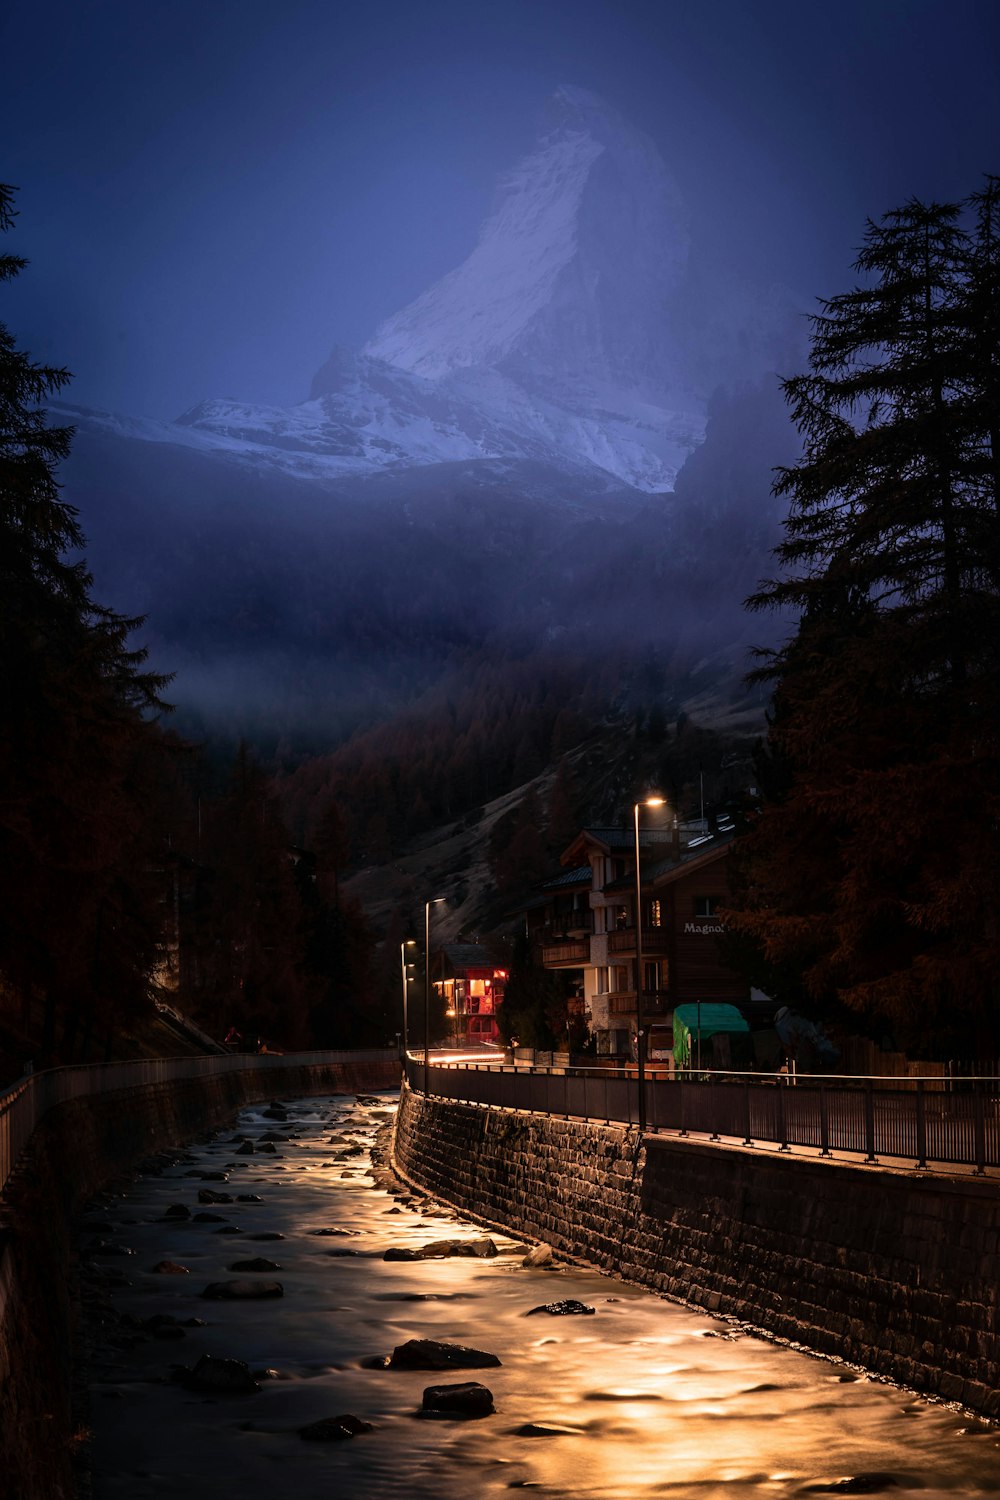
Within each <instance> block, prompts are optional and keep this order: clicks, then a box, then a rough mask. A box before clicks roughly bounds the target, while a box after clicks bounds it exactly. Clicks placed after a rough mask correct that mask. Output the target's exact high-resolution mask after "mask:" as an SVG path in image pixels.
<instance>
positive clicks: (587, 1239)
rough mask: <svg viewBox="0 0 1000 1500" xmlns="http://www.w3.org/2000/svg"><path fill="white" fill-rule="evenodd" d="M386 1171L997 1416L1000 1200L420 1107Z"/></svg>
mask: <svg viewBox="0 0 1000 1500" xmlns="http://www.w3.org/2000/svg"><path fill="white" fill-rule="evenodd" d="M394 1159H395V1161H396V1162H397V1164H398V1166H399V1168H400V1170H401V1172H402V1174H403V1175H404V1176H405V1177H406V1178H407V1179H408V1180H409V1181H411V1182H413V1183H415V1184H416V1185H418V1186H419V1187H420V1188H421V1189H422V1190H424V1191H427V1192H430V1193H432V1194H434V1195H435V1196H436V1197H438V1198H440V1199H442V1200H443V1201H444V1202H447V1203H450V1204H452V1205H454V1206H455V1207H456V1208H457V1209H459V1210H460V1211H461V1212H463V1213H469V1214H473V1215H475V1216H477V1217H479V1218H480V1219H482V1220H484V1221H486V1222H488V1223H492V1224H497V1225H502V1226H504V1227H505V1228H506V1229H507V1230H508V1231H510V1232H512V1233H519V1234H524V1235H526V1236H530V1237H531V1238H533V1239H538V1240H543V1241H545V1242H546V1243H548V1244H550V1245H552V1246H553V1247H554V1248H555V1249H557V1250H560V1251H564V1252H566V1253H567V1254H570V1255H573V1256H575V1257H578V1258H580V1259H582V1260H584V1261H586V1262H587V1263H588V1264H590V1265H593V1266H596V1267H598V1268H600V1269H601V1270H603V1271H605V1272H609V1273H612V1274H615V1275H619V1276H622V1277H624V1278H625V1279H627V1280H628V1281H630V1282H635V1283H636V1284H638V1285H641V1286H645V1287H649V1288H651V1289H653V1290H656V1291H659V1292H663V1293H666V1294H668V1295H670V1296H672V1297H676V1298H678V1299H680V1300H682V1301H683V1302H685V1303H687V1304H689V1305H693V1306H698V1307H702V1308H705V1309H706V1310H707V1311H710V1312H718V1313H721V1314H724V1315H727V1316H731V1317H735V1318H738V1319H740V1320H742V1321H745V1322H747V1323H749V1324H752V1325H753V1326H755V1327H757V1328H759V1329H761V1330H763V1331H764V1332H766V1333H768V1334H770V1335H772V1336H775V1337H777V1338H780V1339H784V1340H786V1341H788V1342H791V1343H793V1344H796V1345H801V1346H804V1347H806V1348H808V1349H811V1350H814V1351H816V1352H818V1353H822V1354H828V1355H834V1356H838V1357H840V1358H843V1359H846V1360H849V1361H851V1362H852V1363H855V1364H857V1365H860V1366H863V1367H864V1368H866V1369H868V1370H871V1371H872V1372H874V1373H876V1374H879V1375H883V1376H885V1377H888V1378H890V1379H892V1380H894V1381H898V1382H899V1383H900V1384H901V1385H903V1386H906V1387H909V1388H910V1389H913V1390H917V1391H921V1392H925V1393H927V1394H930V1395H935V1396H938V1397H940V1398H941V1399H943V1400H946V1401H952V1402H955V1403H957V1404H960V1405H961V1406H963V1407H965V1408H968V1409H969V1410H972V1411H976V1412H979V1413H981V1414H982V1415H984V1416H987V1417H990V1418H996V1417H998V1416H1000V1313H998V1309H997V1307H996V1301H995V1286H996V1283H997V1276H998V1273H1000V1253H998V1249H1000V1195H998V1193H997V1189H996V1184H995V1183H991V1182H984V1181H981V1180H979V1179H973V1178H969V1177H962V1178H957V1177H956V1178H949V1177H946V1176H942V1175H940V1174H936V1175H935V1176H933V1177H930V1176H928V1175H927V1174H921V1173H918V1172H881V1171H879V1170H878V1169H877V1168H872V1167H862V1166H851V1165H848V1164H846V1163H844V1162H838V1161H823V1160H818V1159H815V1158H813V1159H810V1160H804V1159H803V1158H802V1157H801V1156H799V1157H796V1158H794V1159H790V1158H789V1157H787V1156H782V1155H779V1154H766V1153H763V1152H760V1151H753V1150H752V1149H750V1148H746V1149H740V1148H738V1147H729V1146H723V1145H719V1144H715V1143H709V1142H695V1141H692V1140H690V1139H681V1138H678V1137H676V1136H662V1135H657V1136H649V1137H646V1138H645V1140H644V1141H643V1142H641V1143H640V1141H639V1138H638V1136H637V1134H636V1132H635V1131H634V1130H628V1129H625V1128H622V1127H616V1126H610V1125H600V1124H594V1123H584V1122H582V1121H574V1120H562V1119H557V1118H554V1117H547V1116H540V1115H529V1114H523V1113H520V1112H514V1111H506V1110H497V1109H488V1108H484V1107H481V1106H476V1105H465V1104H457V1103H453V1102H447V1101H442V1100H434V1099H430V1100H426V1099H424V1098H422V1096H420V1095H418V1094H414V1093H413V1092H411V1091H410V1090H409V1088H404V1091H403V1095H402V1101H401V1107H400V1111H399V1115H398V1118H397V1127H396V1136H395V1143H394Z"/></svg>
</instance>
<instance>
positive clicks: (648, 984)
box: [642, 963, 660, 995]
mask: <svg viewBox="0 0 1000 1500" xmlns="http://www.w3.org/2000/svg"><path fill="white" fill-rule="evenodd" d="M642 973H643V979H642V988H643V993H644V994H647V995H649V994H655V992H656V991H657V990H658V989H659V988H660V966H659V964H658V963H650V964H647V963H643V966H642Z"/></svg>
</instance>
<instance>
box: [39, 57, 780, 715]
mask: <svg viewBox="0 0 1000 1500" xmlns="http://www.w3.org/2000/svg"><path fill="white" fill-rule="evenodd" d="M548 113H549V118H548V122H547V126H546V128H545V130H544V132H543V134H542V135H541V137H540V138H539V140H538V141H537V142H536V144H535V146H534V147H533V148H532V149H531V150H530V151H529V152H528V154H527V155H526V156H525V157H524V158H523V159H522V160H521V161H520V162H519V163H518V165H517V166H516V167H515V168H514V169H513V170H512V171H510V172H509V173H507V174H506V176H505V177H504V178H503V180H502V181H501V183H500V185H499V188H498V190H497V194H496V199H495V203H494V206H493V209H492V212H491V213H490V214H489V216H488V217H487V219H486V221H485V223H484V224H483V227H482V230H481V232H480V235H479V239H478V242H477V244H476V245H475V247H474V248H473V249H472V251H471V253H470V254H469V256H468V257H467V259H466V260H465V261H464V262H463V263H462V264H461V265H459V266H458V267H457V268H456V269H455V270H453V271H451V272H450V273H448V274H447V275H445V276H444V277H443V278H442V279H441V280H439V281H438V282H437V283H436V284H434V285H432V286H431V287H429V288H428V289H427V290H426V291H425V292H424V293H422V294H421V295H420V296H419V297H417V299H416V300H415V301H413V302H411V303H410V305H409V306H407V307H404V308H403V309H402V310H401V311H400V312H398V313H396V314H395V315H393V316H391V317H389V318H387V319H386V320H385V321H384V322H383V323H382V324H381V326H380V327H378V328H377V329H376V330H375V331H374V333H373V334H372V336H371V338H370V339H369V340H368V342H367V343H366V344H365V346H364V347H363V348H362V349H361V350H360V351H358V352H354V351H350V350H347V349H344V348H335V349H334V351H333V353H332V354H331V356H330V358H329V359H328V361H327V362H326V363H325V364H324V365H323V367H322V368H321V369H320V370H319V371H318V372H317V373H316V375H315V377H314V379H313V382H312V389H311V391H310V396H309V399H308V400H306V401H304V402H302V403H301V404H299V405H297V406H292V407H273V406H262V405H259V404H251V403H246V402H239V401H235V400H223V399H210V400H205V401H203V402H201V403H199V404H198V405H197V406H195V407H194V408H192V409H191V410H189V411H187V412H185V413H184V414H183V415H182V416H181V417H180V418H179V419H178V420H177V421H176V422H172V423H170V422H156V421H151V420H148V419H142V418H130V417H128V416H123V415H118V414H110V413H99V412H92V411H86V410H84V409H82V408H76V407H67V408H65V409H64V414H65V415H66V417H67V418H68V419H69V420H72V421H73V422H74V423H75V424H76V425H77V427H78V428H79V429H80V431H79V434H78V438H77V443H76V449H75V454H74V457H73V459H72V460H71V463H70V465H69V469H68V477H69V483H70V493H71V495H72V497H73V498H74V499H76V500H78V502H79V503H80V505H81V508H82V510H83V513H84V516H85V519H86V524H87V528H88V532H89V535H90V549H89V550H90V558H91V562H92V565H93V567H94V569H95V573H96V576H97V581H98V586H99V587H100V588H102V589H103V590H104V591H105V592H106V593H107V594H109V596H110V599H111V602H113V603H114V604H116V605H117V606H118V607H120V608H125V609H128V610H132V611H136V612H142V613H146V614H148V616H149V630H150V631H151V638H152V641H153V644H154V654H155V656H156V658H157V660H158V661H159V662H160V663H162V664H163V665H166V666H173V667H176V668H177V670H178V674H179V675H178V679H177V683H176V686H175V696H176V697H177V700H178V702H179V703H180V704H181V706H182V707H184V708H192V707H197V708H198V709H199V711H200V712H201V714H202V716H203V719H204V720H205V721H206V722H209V723H211V722H213V721H217V720H218V719H220V718H227V719H228V718H229V716H231V715H232V714H233V713H236V714H237V717H239V714H240V713H242V714H243V716H244V718H246V717H247V716H249V718H250V720H251V721H253V720H255V719H256V720H257V721H260V720H266V721H267V723H268V725H269V726H270V727H271V729H273V730H275V731H276V732H277V731H280V727H281V725H282V724H283V723H288V724H289V725H291V726H295V727H299V728H301V727H303V726H309V725H310V724H311V725H312V726H313V727H318V726H325V727H326V728H328V729H329V730H330V731H331V732H336V733H337V734H343V733H345V732H347V731H348V730H349V728H350V727H351V724H352V722H353V721H354V720H355V719H357V720H358V721H359V722H360V721H361V720H363V719H364V718H365V717H366V716H367V717H368V718H370V717H371V715H372V714H373V713H374V714H378V713H385V712H389V711H391V709H392V707H393V705H394V704H395V703H398V702H401V701H405V699H406V697H407V695H408V694H409V695H412V694H413V693H415V692H417V691H419V690H420V689H421V687H423V686H426V685H427V683H429V682H431V681H433V680H434V678H435V676H436V674H438V673H439V672H440V671H441V670H444V669H446V668H447V667H448V665H449V663H453V660H454V654H455V652H465V653H468V652H474V651H477V650H481V649H491V650H501V651H502V650H505V649H511V650H513V649H516V650H517V651H520V652H523V650H524V649H525V642H526V641H530V640H532V639H534V640H537V641H538V642H540V643H549V644H551V643H552V642H553V641H559V640H563V641H565V643H566V649H567V650H575V651H577V652H578V653H580V654H581V655H586V654H588V653H589V654H590V655H591V656H594V655H595V654H597V655H599V654H600V653H601V652H603V651H616V650H619V649H620V648H621V647H622V646H623V644H625V643H626V642H628V643H629V645H630V646H631V647H633V648H637V647H640V646H643V645H648V646H649V647H650V648H653V649H656V650H658V651H660V652H662V654H663V656H664V659H666V660H672V661H673V662H674V665H675V668H676V669H677V670H678V671H680V670H682V666H683V670H686V669H687V667H689V666H690V665H691V664H692V663H694V662H695V661H696V660H697V659H698V658H699V657H700V658H705V657H711V656H712V655H713V654H716V655H720V659H724V660H725V662H726V663H727V668H726V670H727V671H729V672H730V674H732V673H733V671H734V670H735V671H736V672H737V675H738V671H739V667H740V666H741V665H742V658H741V656H740V652H739V650H738V649H737V648H739V647H740V644H741V642H743V641H744V640H745V637H746V629H747V627H746V624H745V622H744V621H743V620H742V618H741V614H740V606H741V602H742V598H743V597H744V595H745V593H746V592H747V591H748V590H749V589H750V588H752V587H753V585H754V584H755V582H756V580H757V577H758V576H759V573H760V570H761V568H762V567H763V566H764V560H765V558H766V555H767V548H768V546H769V545H770V544H771V543H772V542H773V540H774V536H775V530H776V522H775V517H774V513H773V507H772V505H771V503H770V501H769V498H768V491H769V475H770V465H771V464H772V463H777V462H780V461H782V460H783V459H785V458H787V457H788V456H789V445H790V443H791V438H790V437H789V436H787V435H786V437H785V439H784V441H778V442H776V443H775V442H773V433H774V432H775V431H776V430H777V429H778V425H779V422H780V424H781V431H782V432H785V430H786V429H785V423H784V418H783V416H781V402H780V397H779V395H778V391H777V381H776V378H775V374H774V371H775V370H776V368H779V367H781V366H784V368H785V369H787V368H788V367H789V365H792V366H794V364H795V362H796V361H797V359H798V358H799V357H801V339H802V334H803V320H802V318H801V315H800V312H799V310H798V309H797V308H796V307H795V306H794V305H793V301H792V298H791V297H790V295H788V294H786V293H784V292H783V291H782V290H781V289H780V288H778V289H775V288H768V289H755V288H753V287H750V286H748V285H746V284H743V283H738V282H737V281H735V280H734V279H733V278H731V277H730V278H728V279H727V278H725V277H722V276H716V277H714V278H710V277H709V276H708V275H707V274H706V272H705V270H704V267H703V265H702V263H701V261H700V260H699V259H698V257H696V256H693V255H692V250H691V243H690V237H689V232H688V228H687V223H686V216H685V210H684V206H683V204H682V202H681V199H680V196H679V193H678V191H677V188H676V186H675V184H674V182H673V180H672V178H671V175H670V173H669V171H668V169H667V167H666V165H665V164H664V162H663V160H662V158H661V156H660V154H659V152H658V151H657V150H656V148H655V147H654V146H653V144H652V143H651V142H650V141H649V140H648V139H647V138H646V137H645V136H643V135H642V134H640V133H639V132H638V131H636V130H634V129H633V128H632V127H631V126H630V125H629V124H628V123H627V122H626V121H625V120H623V119H622V117H621V116H620V115H619V114H618V113H617V112H616V111H615V110H613V109H612V108H611V107H610V106H609V105H607V104H606V103H604V102H603V101H602V100H600V99H598V98H597V97H596V96H595V95H593V94H591V93H588V92H586V91H584V90H582V89H577V88H570V87H563V88H560V89H559V90H557V92H556V93H555V94H554V96H553V97H552V99H551V100H550V103H549V110H548ZM710 406H711V408H712V410H713V411H714V418H713V421H712V423H711V424H709V411H710ZM748 411H749V412H752V413H753V418H752V420H750V421H748V419H747V412H748ZM763 434H770V435H771V437H769V439H768V442H769V443H770V444H771V445H770V446H768V445H767V444H765V443H764V440H763V436H762V435H763ZM706 453H709V454H710V455H711V456H709V457H708V459H707V461H706ZM694 459H697V463H696V464H695V465H694V468H693V469H692V470H691V479H690V480H689V481H688V482H684V481H685V476H686V473H687V471H686V469H685V465H686V464H689V462H693V461H694ZM734 475H735V476H736V478H735V480H734ZM699 476H701V477H700V478H699ZM681 641H683V643H684V646H683V651H680V653H679V654H678V652H679V645H678V643H679V642H681ZM684 664H686V665H684ZM734 664H735V665H734Z"/></svg>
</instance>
